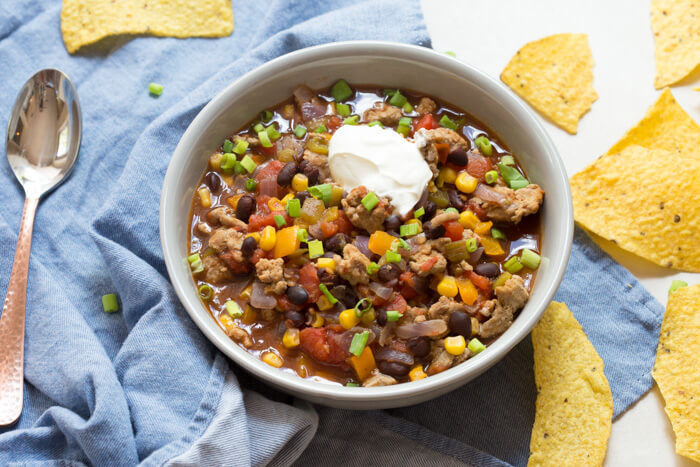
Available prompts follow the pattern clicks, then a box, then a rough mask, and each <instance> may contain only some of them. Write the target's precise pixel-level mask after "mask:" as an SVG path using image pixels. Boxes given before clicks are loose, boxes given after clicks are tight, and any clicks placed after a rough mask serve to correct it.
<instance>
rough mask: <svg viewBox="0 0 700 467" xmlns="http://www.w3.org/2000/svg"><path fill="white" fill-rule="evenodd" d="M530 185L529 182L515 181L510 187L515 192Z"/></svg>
mask: <svg viewBox="0 0 700 467" xmlns="http://www.w3.org/2000/svg"><path fill="white" fill-rule="evenodd" d="M529 184H530V182H528V181H527V180H513V181H512V182H510V187H511V188H512V189H514V190H519V189H521V188H525V187H526V186H528V185H529Z"/></svg>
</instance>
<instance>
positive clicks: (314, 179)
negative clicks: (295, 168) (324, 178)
mask: <svg viewBox="0 0 700 467" xmlns="http://www.w3.org/2000/svg"><path fill="white" fill-rule="evenodd" d="M299 171H300V172H301V173H303V174H304V175H306V178H308V179H309V186H313V185H316V184H318V176H319V175H318V167H314V165H313V164H311V163H310V162H309V161H307V160H303V161H301V163H300V164H299Z"/></svg>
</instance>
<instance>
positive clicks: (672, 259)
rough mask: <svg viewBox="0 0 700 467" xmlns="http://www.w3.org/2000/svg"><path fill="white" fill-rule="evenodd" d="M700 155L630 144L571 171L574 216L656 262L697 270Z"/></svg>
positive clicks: (699, 268)
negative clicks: (573, 173) (584, 166)
mask: <svg viewBox="0 0 700 467" xmlns="http://www.w3.org/2000/svg"><path fill="white" fill-rule="evenodd" d="M698 174H700V159H693V158H687V157H683V156H679V155H678V154H674V153H671V152H668V151H664V150H662V149H646V148H642V147H640V146H630V147H627V148H625V149H624V150H623V151H622V152H620V153H619V154H614V155H611V156H607V157H601V158H599V159H598V160H597V161H595V162H594V163H593V164H591V165H590V166H588V167H587V168H586V169H584V170H582V171H581V172H579V173H577V174H576V175H574V176H573V177H571V180H570V182H571V195H572V198H573V204H574V219H575V220H576V222H578V223H579V224H581V226H583V227H584V228H585V229H587V230H590V231H592V232H593V233H595V234H596V235H599V236H601V237H603V238H605V239H607V240H610V241H612V242H613V243H615V244H617V245H618V246H620V247H621V248H624V249H625V250H627V251H629V252H632V253H634V254H636V255H638V256H641V257H642V258H645V259H647V260H649V261H652V262H654V263H656V264H658V265H660V266H664V267H669V268H675V269H681V270H683V271H691V272H700V248H698V245H699V244H700V203H698V200H699V199H700V185H699V184H698Z"/></svg>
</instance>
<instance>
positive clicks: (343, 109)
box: [335, 104, 351, 117]
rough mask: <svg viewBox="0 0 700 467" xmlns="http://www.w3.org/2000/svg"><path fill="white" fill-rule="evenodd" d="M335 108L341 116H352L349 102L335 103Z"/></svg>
mask: <svg viewBox="0 0 700 467" xmlns="http://www.w3.org/2000/svg"><path fill="white" fill-rule="evenodd" d="M335 110H336V112H338V115H340V116H341V117H348V116H350V113H351V112H350V106H349V105H347V104H335Z"/></svg>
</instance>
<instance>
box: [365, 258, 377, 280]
mask: <svg viewBox="0 0 700 467" xmlns="http://www.w3.org/2000/svg"><path fill="white" fill-rule="evenodd" d="M377 271H379V265H378V264H377V263H375V262H374V261H372V262H371V263H369V264H368V265H367V274H369V275H370V276H371V275H372V274H374V273H375V272H377Z"/></svg>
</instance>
